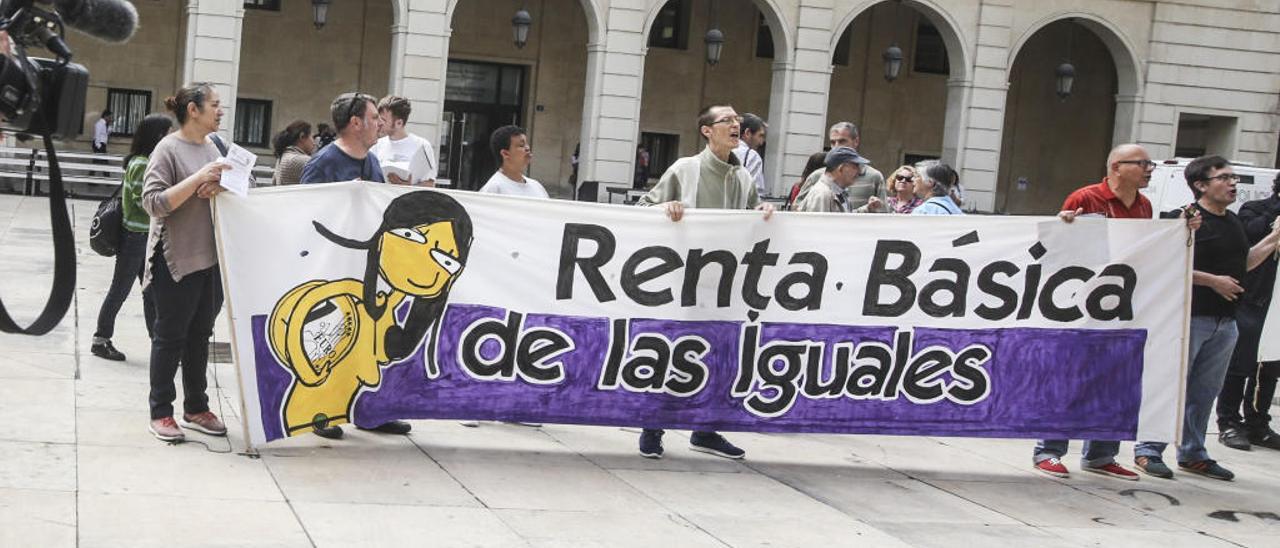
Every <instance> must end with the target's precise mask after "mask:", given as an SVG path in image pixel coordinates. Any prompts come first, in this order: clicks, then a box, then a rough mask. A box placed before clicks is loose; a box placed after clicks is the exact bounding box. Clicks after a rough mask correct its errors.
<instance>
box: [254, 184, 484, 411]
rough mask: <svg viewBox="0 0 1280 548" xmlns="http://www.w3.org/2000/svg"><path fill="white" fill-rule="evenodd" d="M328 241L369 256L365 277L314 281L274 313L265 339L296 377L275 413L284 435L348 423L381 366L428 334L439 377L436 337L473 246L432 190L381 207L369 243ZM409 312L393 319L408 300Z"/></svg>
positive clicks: (462, 219) (467, 230) (457, 215)
mask: <svg viewBox="0 0 1280 548" xmlns="http://www.w3.org/2000/svg"><path fill="white" fill-rule="evenodd" d="M312 224H313V225H315V228H316V231H318V232H319V233H320V235H322V236H324V237H325V238H326V239H328V240H329V241H331V242H333V243H335V244H338V245H340V246H342V247H346V248H350V249H363V250H366V251H367V263H366V266H365V272H364V279H363V280H356V279H351V278H347V279H341V280H312V281H308V282H304V283H302V284H300V285H298V286H297V287H294V288H293V289H291V290H289V292H288V293H286V294H285V295H284V297H282V298H281V299H280V300H279V301H278V302H277V303H276V306H275V309H274V310H273V311H272V312H271V317H270V319H269V320H268V323H267V336H268V340H269V341H270V346H271V351H272V352H273V353H274V354H275V356H276V359H278V360H279V361H280V363H281V364H283V365H284V366H285V368H287V369H289V370H290V371H291V372H292V373H293V375H294V378H295V380H294V383H293V386H292V387H290V389H289V392H288V394H287V395H286V396H285V400H284V405H283V406H282V409H281V415H282V418H283V420H284V426H285V432H286V433H287V434H288V435H290V436H295V435H298V434H303V433H307V432H310V431H311V430H312V429H313V428H324V427H326V426H329V425H335V424H342V423H346V422H351V412H352V409H353V408H354V405H355V401H356V395H357V394H358V393H359V392H360V390H361V388H362V387H366V386H367V387H377V386H378V384H379V383H380V382H381V381H382V369H381V368H382V367H383V366H385V365H387V364H389V363H392V362H395V361H399V360H402V359H404V358H407V357H409V355H411V354H412V353H413V352H414V351H415V350H417V348H418V347H419V346H420V345H421V344H422V341H423V339H424V338H426V335H427V331H428V330H431V337H430V342H429V344H428V349H427V352H426V360H425V361H426V374H427V378H432V379H434V378H437V377H438V376H439V375H440V370H439V366H438V365H437V364H436V363H435V346H436V339H437V335H438V333H439V329H440V319H441V317H442V316H443V314H444V309H445V305H446V304H447V301H448V297H449V290H450V288H452V287H453V284H454V282H456V281H457V280H458V277H459V276H460V275H461V274H462V268H463V265H465V264H466V261H467V254H468V252H469V251H470V249H471V242H472V234H471V230H472V228H471V217H470V216H469V215H467V212H466V210H465V209H463V207H462V205H461V204H459V203H458V202H457V201H456V200H454V199H453V198H451V197H449V196H447V195H445V194H441V193H438V192H433V191H419V192H411V193H408V194H404V195H402V196H400V197H398V198H396V199H394V200H392V201H391V203H390V204H389V205H388V206H387V209H386V211H384V212H383V215H382V226H380V227H379V228H378V230H377V232H375V233H374V234H373V236H371V237H370V238H369V239H368V240H364V241H360V240H352V239H348V238H344V237H342V236H338V235H336V234H334V233H333V232H331V231H330V230H329V229H328V228H326V227H325V226H324V225H321V224H320V223H319V222H317V221H313V222H312ZM406 300H411V301H412V302H411V303H410V304H408V305H407V306H408V314H407V316H406V317H405V319H404V321H403V322H397V320H396V312H395V311H396V310H397V309H398V308H400V307H401V305H403V304H404V303H405V301H406Z"/></svg>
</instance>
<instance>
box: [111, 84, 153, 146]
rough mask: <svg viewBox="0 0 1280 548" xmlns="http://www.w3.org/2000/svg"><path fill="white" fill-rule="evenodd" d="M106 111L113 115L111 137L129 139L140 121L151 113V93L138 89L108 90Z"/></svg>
mask: <svg viewBox="0 0 1280 548" xmlns="http://www.w3.org/2000/svg"><path fill="white" fill-rule="evenodd" d="M107 109H108V110H110V111H111V113H112V114H114V115H115V121H113V122H111V127H110V128H109V131H110V132H111V134H112V135H119V136H122V137H131V136H133V132H134V130H135V129H137V127H138V124H141V123H142V119H143V118H145V117H146V116H147V113H148V112H151V92H150V91H143V90H140V89H115V88H112V89H108V90H107Z"/></svg>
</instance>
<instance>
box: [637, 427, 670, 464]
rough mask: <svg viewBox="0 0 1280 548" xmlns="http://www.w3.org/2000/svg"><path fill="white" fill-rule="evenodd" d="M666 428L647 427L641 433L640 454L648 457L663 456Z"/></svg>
mask: <svg viewBox="0 0 1280 548" xmlns="http://www.w3.org/2000/svg"><path fill="white" fill-rule="evenodd" d="M665 433H666V431H664V430H652V429H649V428H645V429H644V431H643V432H641V433H640V456H642V457H644V458H647V459H660V458H662V435H663V434H665Z"/></svg>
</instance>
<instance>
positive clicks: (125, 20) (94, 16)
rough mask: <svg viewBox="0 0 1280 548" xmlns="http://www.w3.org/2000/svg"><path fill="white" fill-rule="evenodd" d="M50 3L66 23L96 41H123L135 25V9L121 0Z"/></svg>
mask: <svg viewBox="0 0 1280 548" xmlns="http://www.w3.org/2000/svg"><path fill="white" fill-rule="evenodd" d="M45 1H46V2H47V1H50V0H45ZM52 3H53V5H54V8H55V9H56V10H57V11H58V15H60V16H62V21H63V22H64V23H66V24H67V26H69V27H71V28H73V29H75V30H77V31H79V32H81V33H84V34H87V35H89V36H92V37H94V38H97V39H99V40H103V41H106V42H114V43H122V42H127V41H128V40H129V39H130V38H132V37H133V32H134V30H136V29H137V28H138V10H137V8H135V7H133V4H130V3H129V2H126V1H125V0H52Z"/></svg>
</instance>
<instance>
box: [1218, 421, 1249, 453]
mask: <svg viewBox="0 0 1280 548" xmlns="http://www.w3.org/2000/svg"><path fill="white" fill-rule="evenodd" d="M1218 443H1221V444H1222V445H1225V446H1227V447H1230V448H1232V449H1237V450H1240V451H1248V450H1249V449H1250V447H1249V438H1248V437H1247V436H1245V433H1244V430H1243V429H1241V428H1240V427H1238V426H1232V427H1229V428H1226V429H1225V430H1223V431H1222V433H1220V434H1218Z"/></svg>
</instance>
